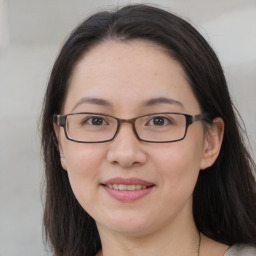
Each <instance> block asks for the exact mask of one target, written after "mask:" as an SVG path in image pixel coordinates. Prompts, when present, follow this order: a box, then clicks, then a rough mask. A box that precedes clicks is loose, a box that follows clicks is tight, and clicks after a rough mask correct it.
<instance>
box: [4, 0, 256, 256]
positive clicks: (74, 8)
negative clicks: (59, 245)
mask: <svg viewBox="0 0 256 256" xmlns="http://www.w3.org/2000/svg"><path fill="white" fill-rule="evenodd" d="M137 2H141V3H142V2H144V1H137ZM124 3H134V1H117V0H93V1H91V0H90V1H89V0H87V1H86V0H84V1H82V0H73V1H69V0H0V89H1V93H0V256H18V255H26V256H36V255H37V256H40V255H46V252H45V249H44V247H43V243H42V236H41V235H42V228H41V223H42V203H41V196H40V193H41V179H42V162H41V158H40V143H39V132H38V119H39V116H40V109H41V105H42V99H43V94H44V90H45V86H46V83H47V80H48V77H49V72H50V70H51V67H52V64H53V61H54V59H55V57H56V54H57V52H58V49H59V47H60V45H61V44H62V42H63V40H64V39H65V37H66V36H67V34H68V33H69V32H70V31H71V29H72V28H73V27H74V26H75V25H76V24H78V22H80V21H81V20H82V19H83V18H84V17H86V16H87V15H88V14H91V13H93V12H94V11H99V10H103V9H105V8H109V7H111V6H112V7H113V6H117V5H122V4H124ZM151 3H157V4H159V5H160V6H162V7H165V8H167V9H169V10H172V11H173V12H175V13H177V14H179V15H181V16H182V17H185V18H187V19H188V20H189V21H191V22H192V24H193V25H194V26H196V27H197V28H198V29H199V30H200V31H201V32H202V33H203V35H204V36H205V37H206V38H207V39H208V41H209V42H210V43H211V44H212V46H213V47H214V49H215V50H216V52H217V54H218V56H219V57H220V60H221V62H222V64H223V66H224V69H225V73H226V76H227V80H228V83H229V87H230V91H231V94H232V97H233V98H234V102H235V104H236V106H237V107H238V109H239V110H240V113H241V115H242V116H243V119H244V121H245V124H246V127H247V131H248V134H249V138H250V141H251V144H252V147H253V148H254V159H255V156H256V154H255V152H256V107H255V99H256V0H172V1H171V0H169V1H167V0H166V1H165V0H162V1H160V0H159V1H155V2H154V1H153V2H151Z"/></svg>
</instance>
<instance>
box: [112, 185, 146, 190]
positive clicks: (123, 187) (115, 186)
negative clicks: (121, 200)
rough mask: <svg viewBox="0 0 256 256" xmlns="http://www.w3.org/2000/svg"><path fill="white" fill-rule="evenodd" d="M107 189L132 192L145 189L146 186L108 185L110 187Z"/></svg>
mask: <svg viewBox="0 0 256 256" xmlns="http://www.w3.org/2000/svg"><path fill="white" fill-rule="evenodd" d="M107 187H108V188H111V189H115V190H122V191H123V190H128V191H133V190H139V189H146V188H147V186H143V185H125V184H110V185H107Z"/></svg>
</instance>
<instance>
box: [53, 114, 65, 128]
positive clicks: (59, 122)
mask: <svg viewBox="0 0 256 256" xmlns="http://www.w3.org/2000/svg"><path fill="white" fill-rule="evenodd" d="M53 121H54V122H55V123H56V124H57V125H58V126H61V127H65V125H66V116H61V115H54V116H53Z"/></svg>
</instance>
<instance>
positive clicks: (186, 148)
mask: <svg viewBox="0 0 256 256" xmlns="http://www.w3.org/2000/svg"><path fill="white" fill-rule="evenodd" d="M84 97H91V98H99V99H103V100H105V101H107V102H108V103H109V105H102V104H98V103H97V102H95V101H94V102H85V101H81V99H82V98H84ZM158 97H168V98H171V99H174V100H175V101H178V102H180V103H181V104H176V103H172V104H170V103H158V104H154V105H149V106H145V104H143V103H145V102H146V101H148V100H149V99H155V98H158ZM85 111H86V112H96V113H105V114H110V115H113V116H116V117H119V118H127V119H128V118H133V117H136V116H140V115H143V114H147V113H156V112H166V111H169V112H181V113H187V114H191V115H195V114H200V113H201V110H200V106H199V103H198V101H197V99H196V98H195V96H194V94H193V92H192V90H191V88H190V86H189V84H188V82H187V80H186V75H185V73H184V71H183V69H182V67H181V66H180V64H179V63H178V62H176V61H175V60H173V59H172V58H171V57H170V56H169V55H168V54H167V53H166V51H165V50H164V49H162V48H161V47H160V46H157V45H155V44H153V43H150V42H145V41H132V42H129V43H127V42H125V43H124V42H115V41H109V42H104V43H101V44H99V45H97V46H95V47H94V48H92V49H91V50H90V51H89V52H87V53H86V54H85V56H84V57H83V58H82V59H81V61H80V62H79V63H78V64H77V66H76V67H75V69H74V72H73V74H72V77H71V81H70V87H69V90H68V93H67V97H66V100H65V103H64V106H63V113H62V114H68V113H72V112H73V113H74V112H85ZM54 128H55V133H56V136H57V138H58V142H59V148H60V155H61V163H62V166H63V168H64V169H65V170H67V172H68V176H69V179H70V183H71V186H72V189H73V191H74V194H75V196H76V198H77V200H78V201H79V203H80V204H81V205H82V207H83V208H84V209H85V210H86V211H87V212H88V213H89V214H90V215H91V216H92V217H93V218H94V219H95V221H96V224H97V227H98V230H99V233H100V237H101V241H102V248H103V250H102V251H101V252H99V253H98V255H104V256H108V255H112V256H113V255H178V256H182V255H184V256H185V255H197V252H196V248H197V246H198V239H199V238H198V231H197V229H196V227H195V224H194V220H193V215H192V194H193V189H194V187H195V184H196V181H197V177H198V174H199V170H200V169H201V170H203V169H205V168H207V167H208V166H210V165H212V164H213V163H214V161H215V159H216V158H217V156H218V153H219V150H220V146H221V142H222V136H223V130H224V125H223V121H222V120H221V119H220V118H216V119H215V120H214V124H213V125H212V126H211V127H208V129H207V132H205V130H204V127H203V123H202V122H201V121H198V122H195V123H194V124H192V125H191V126H189V128H188V132H187V135H186V137H185V139H184V140H182V141H179V142H174V143H163V144H160V143H159V144H158V143H147V142H142V141H139V140H138V139H137V138H136V136H135V135H134V133H133V130H132V127H131V125H130V124H128V123H124V124H123V125H122V126H121V128H120V131H119V133H118V135H117V137H116V138H115V139H114V140H113V141H111V142H107V143H96V144H83V143H75V142H72V141H69V140H67V139H66V137H65V134H64V131H63V128H59V127H57V126H56V125H54ZM114 177H124V178H130V177H136V178H140V179H142V180H146V181H148V182H150V183H153V184H154V185H155V186H154V188H153V189H152V191H151V192H150V193H149V194H148V195H146V196H144V197H142V198H140V199H138V200H135V201H132V202H120V201H118V200H116V199H114V198H112V197H111V196H109V194H108V193H106V191H105V189H103V188H102V186H101V185H100V184H101V183H104V181H106V180H108V179H111V178H114ZM180 245H182V246H180ZM210 245H211V248H214V250H211V252H209V251H208V249H209V246H210ZM226 249H227V247H226V246H224V245H222V244H219V243H217V242H215V241H212V240H210V239H208V238H206V237H204V236H203V237H202V246H201V253H200V255H216V256H217V255H223V253H224V251H225V250H226ZM102 252H103V254H102ZM210 253H211V254H210Z"/></svg>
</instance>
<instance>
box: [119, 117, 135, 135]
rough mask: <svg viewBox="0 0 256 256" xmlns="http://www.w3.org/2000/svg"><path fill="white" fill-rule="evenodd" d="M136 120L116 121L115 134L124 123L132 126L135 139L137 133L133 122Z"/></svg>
mask: <svg viewBox="0 0 256 256" xmlns="http://www.w3.org/2000/svg"><path fill="white" fill-rule="evenodd" d="M136 119H137V118H131V119H117V121H118V128H117V133H118V132H119V130H120V128H121V126H122V124H124V123H128V124H130V126H132V130H133V132H134V133H135V135H136V137H138V135H137V132H136V128H135V121H136Z"/></svg>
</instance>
